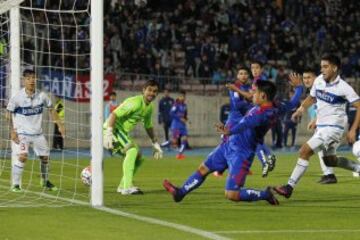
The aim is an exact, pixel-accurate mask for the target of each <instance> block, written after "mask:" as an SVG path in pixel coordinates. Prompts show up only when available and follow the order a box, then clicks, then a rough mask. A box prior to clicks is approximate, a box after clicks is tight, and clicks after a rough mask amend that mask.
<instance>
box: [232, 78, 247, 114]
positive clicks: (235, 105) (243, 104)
mask: <svg viewBox="0 0 360 240" xmlns="http://www.w3.org/2000/svg"><path fill="white" fill-rule="evenodd" d="M236 87H238V89H240V90H242V91H246V92H249V91H250V89H251V85H249V84H241V85H236ZM229 97H230V114H233V113H235V114H241V115H242V116H244V115H245V113H246V112H247V111H248V110H249V109H250V108H251V103H250V102H249V101H247V100H246V99H244V97H243V96H241V95H240V94H239V93H237V92H234V91H229Z"/></svg>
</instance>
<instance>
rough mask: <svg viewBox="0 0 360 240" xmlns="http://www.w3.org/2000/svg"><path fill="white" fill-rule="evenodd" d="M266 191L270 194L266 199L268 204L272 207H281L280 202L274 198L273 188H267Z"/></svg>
mask: <svg viewBox="0 0 360 240" xmlns="http://www.w3.org/2000/svg"><path fill="white" fill-rule="evenodd" d="M265 191H266V192H267V193H268V197H267V198H266V199H265V200H266V201H267V202H268V203H270V204H271V205H279V204H280V203H279V201H278V200H277V199H276V197H275V196H274V192H273V190H272V189H271V187H267V188H266V190H265Z"/></svg>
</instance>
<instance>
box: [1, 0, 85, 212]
mask: <svg viewBox="0 0 360 240" xmlns="http://www.w3.org/2000/svg"><path fill="white" fill-rule="evenodd" d="M20 16H21V20H20V28H21V30H20V48H21V49H20V51H21V70H22V71H23V70H24V69H32V70H34V71H35V72H36V76H37V79H38V80H37V89H38V90H40V91H44V92H46V93H47V94H48V95H49V97H51V99H52V101H53V105H55V104H56V101H57V100H59V99H60V100H61V101H62V102H63V105H64V110H65V114H64V123H65V128H66V136H65V138H64V141H63V143H64V147H63V150H60V149H54V148H53V144H54V123H53V121H52V120H51V118H50V115H49V112H48V111H46V110H45V111H44V113H43V125H42V127H43V132H44V135H45V137H46V139H47V141H48V144H49V147H50V149H52V150H51V153H50V172H49V173H50V174H49V179H50V181H51V182H52V183H53V184H55V185H56V186H57V187H58V190H57V191H53V192H49V191H47V190H45V189H43V188H42V187H41V186H40V178H41V172H40V161H39V160H38V157H37V156H35V154H34V152H33V151H32V149H31V148H30V149H31V151H30V152H29V157H28V161H27V162H26V165H25V168H24V173H23V177H22V188H23V189H24V191H23V192H22V193H13V192H11V191H9V189H10V184H11V183H10V176H11V142H10V140H9V124H8V122H7V120H6V112H7V111H6V104H7V102H8V99H9V97H10V78H9V74H10V72H9V68H10V60H9V59H10V58H9V51H10V44H9V39H10V34H11V32H10V21H9V12H8V11H7V12H4V13H2V14H1V15H0V82H1V85H0V87H1V91H0V101H1V117H0V134H1V142H0V151H1V156H0V206H6V207H10V206H15V207H37V206H50V207H59V206H64V205H68V204H71V202H72V203H76V201H77V200H80V201H82V202H88V199H89V188H88V187H87V186H84V185H83V184H82V182H81V179H80V176H79V175H80V173H81V170H82V169H83V168H84V167H86V166H88V165H89V161H90V153H89V147H90V104H89V89H90V81H89V79H90V78H89V75H90V34H89V31H90V1H88V0H68V1H67V0H58V1H56V0H51V1H50V0H47V1H46V0H45V1H25V2H23V3H22V4H21V5H20ZM55 147H58V148H61V146H59V145H57V146H55ZM69 199H70V200H73V201H69Z"/></svg>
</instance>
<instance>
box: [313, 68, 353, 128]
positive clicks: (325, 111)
mask: <svg viewBox="0 0 360 240" xmlns="http://www.w3.org/2000/svg"><path fill="white" fill-rule="evenodd" d="M310 95H311V96H312V97H314V98H316V109H317V110H316V115H317V121H316V125H317V127H326V126H332V127H337V128H341V129H344V128H345V126H346V124H347V115H346V103H347V102H350V103H354V102H356V101H359V100H360V99H359V96H358V94H357V93H356V92H355V91H354V89H353V88H352V87H351V86H350V85H349V84H348V83H347V82H345V81H344V80H342V79H341V78H340V76H337V78H336V79H335V81H333V82H331V83H327V82H326V81H325V80H324V78H323V75H322V74H321V75H319V76H318V77H317V78H316V79H315V81H314V84H313V86H312V88H311V90H310Z"/></svg>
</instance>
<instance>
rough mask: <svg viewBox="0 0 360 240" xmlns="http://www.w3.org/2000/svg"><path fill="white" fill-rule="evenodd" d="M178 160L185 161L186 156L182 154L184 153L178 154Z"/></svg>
mask: <svg viewBox="0 0 360 240" xmlns="http://www.w3.org/2000/svg"><path fill="white" fill-rule="evenodd" d="M176 159H177V160H183V159H185V155H184V154H182V153H179V154H176Z"/></svg>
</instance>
